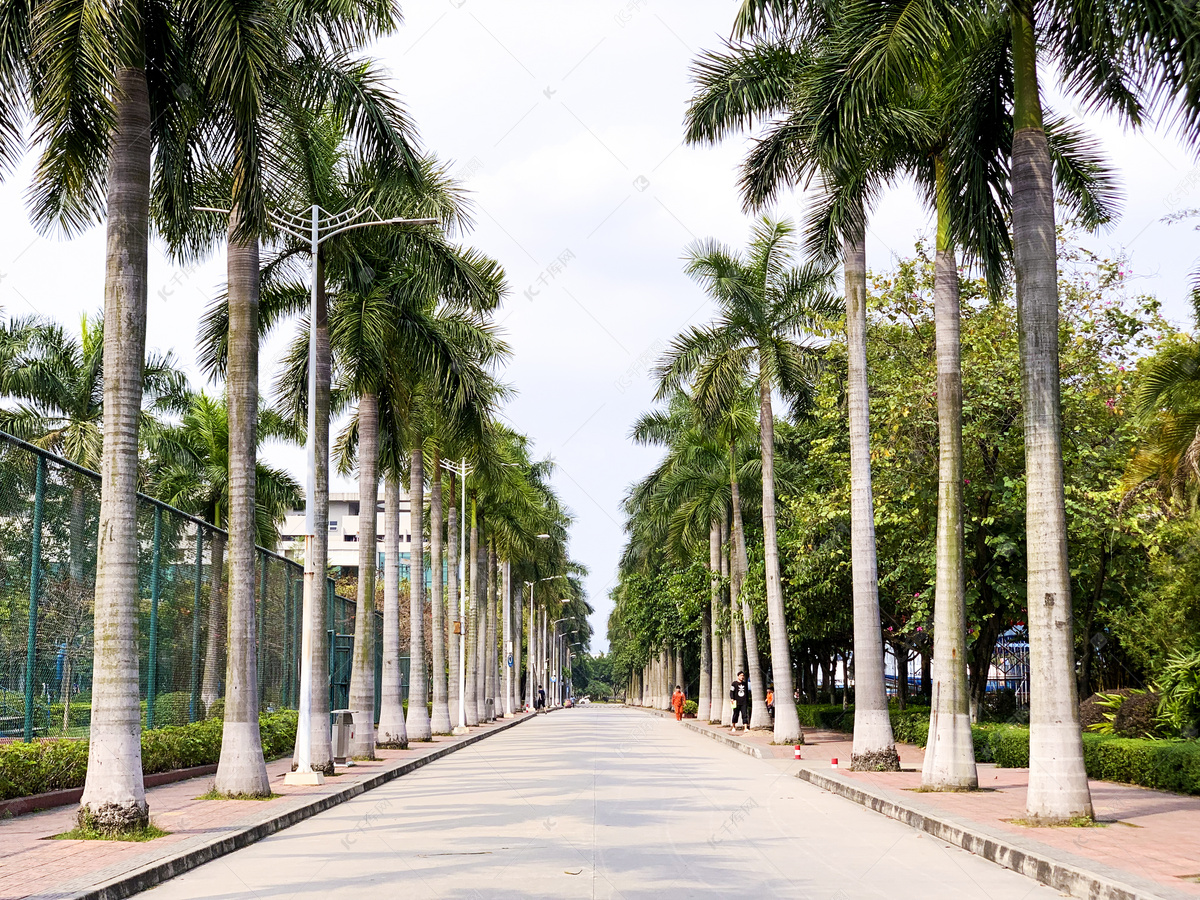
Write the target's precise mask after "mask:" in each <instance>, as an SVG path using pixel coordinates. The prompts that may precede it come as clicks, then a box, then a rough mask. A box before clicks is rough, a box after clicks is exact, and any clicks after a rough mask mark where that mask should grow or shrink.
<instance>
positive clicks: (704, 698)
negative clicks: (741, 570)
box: [696, 528, 713, 722]
mask: <svg viewBox="0 0 1200 900" xmlns="http://www.w3.org/2000/svg"><path fill="white" fill-rule="evenodd" d="M711 531H712V530H711V528H710V529H709V532H710V535H711ZM710 543H711V538H710ZM709 563H710V565H711V563H712V559H711V553H710V559H709ZM712 651H713V648H712V609H711V604H710V605H708V606H704V605H702V606H701V607H700V673H699V684H698V685H697V689H698V691H699V696H698V698H697V700H696V721H697V722H706V721H708V717H709V712H710V711H711V710H712V696H713V694H712V673H713V654H712Z"/></svg>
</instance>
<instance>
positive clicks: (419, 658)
mask: <svg viewBox="0 0 1200 900" xmlns="http://www.w3.org/2000/svg"><path fill="white" fill-rule="evenodd" d="M408 471H409V476H408V484H409V487H408V508H409V510H410V511H411V512H410V515H411V517H412V537H413V540H412V549H411V550H410V551H409V569H408V571H409V578H408V584H409V590H408V597H409V610H410V612H411V622H412V625H411V626H410V628H409V631H408V648H409V649H408V659H409V663H408V665H409V676H408V685H409V687H408V718H407V719H406V720H405V726H406V727H407V728H408V737H409V740H413V741H428V740H432V738H433V732H432V731H431V730H430V725H429V707H428V706H426V705H425V703H426V698H427V697H428V695H429V680H428V678H427V677H426V669H425V458H424V454H423V453H422V452H421V440H420V436H419V435H418V436H417V439H416V440H415V441H414V446H413V450H412V455H411V463H410V464H409V470H408ZM438 574H439V575H440V574H441V573H440V572H439V573H438Z"/></svg>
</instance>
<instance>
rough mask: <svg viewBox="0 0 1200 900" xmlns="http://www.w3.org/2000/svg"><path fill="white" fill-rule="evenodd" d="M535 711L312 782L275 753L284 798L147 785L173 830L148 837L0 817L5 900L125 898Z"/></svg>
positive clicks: (69, 810)
mask: <svg viewBox="0 0 1200 900" xmlns="http://www.w3.org/2000/svg"><path fill="white" fill-rule="evenodd" d="M532 716H533V714H532V713H522V714H519V715H517V716H515V717H514V718H510V719H503V720H500V721H497V722H495V723H494V724H491V725H480V726H478V727H476V728H472V729H471V733H470V734H467V735H462V736H461V737H436V738H434V739H433V741H430V742H428V743H425V742H414V743H412V744H411V745H410V746H409V749H408V750H378V751H377V753H378V755H379V757H380V758H379V759H378V760H376V761H372V762H359V763H355V765H354V766H352V767H349V768H346V769H342V768H339V769H338V773H337V774H336V775H335V776H333V777H332V778H327V779H326V780H325V784H323V785H318V786H314V787H297V786H292V785H286V784H284V783H283V776H284V775H285V774H286V773H287V772H288V771H290V770H291V767H292V762H291V760H290V759H288V758H284V759H278V760H275V761H274V762H271V763H268V764H267V772H268V774H269V775H270V777H271V786H272V790H273V792H274V793H276V794H278V795H279V796H277V797H274V798H273V799H271V800H261V801H256V800H198V799H196V798H197V797H198V796H199V795H201V794H205V793H207V792H208V791H209V789H210V788H211V786H212V776H211V775H209V776H205V777H202V778H193V779H191V780H189V781H179V782H175V783H174V784H168V785H163V786H161V787H156V788H150V789H149V790H147V791H146V798H147V801H148V802H149V804H150V819H151V821H152V822H153V823H154V824H155V825H157V826H158V827H159V828H162V829H163V830H164V831H167V832H170V834H168V835H167V836H166V837H162V838H158V839H157V840H153V841H147V842H145V843H132V842H124V841H53V840H47V838H50V837H53V836H54V835H56V834H62V833H63V832H64V831H69V830H71V828H73V827H74V825H75V813H76V810H77V809H78V807H77V806H75V805H72V806H67V807H62V808H60V809H54V810H47V811H45V812H40V813H32V814H30V815H25V816H19V817H17V818H15V819H10V820H8V821H4V822H0V900H25V898H38V900H43V898H44V900H50V898H56V900H67V898H101V897H103V898H104V900H116V898H120V897H128V896H129V895H131V894H133V893H135V892H137V891H140V890H145V889H146V888H148V887H151V886H153V885H155V884H158V883H159V882H162V881H165V880H166V879H167V878H170V877H172V876H173V875H178V874H179V873H181V872H184V871H187V870H188V869H190V868H194V867H195V866H198V865H200V864H202V863H205V862H208V861H209V860H212V859H215V858H217V857H219V856H223V855H224V854H226V853H230V852H232V851H234V850H237V849H240V848H241V847H245V846H247V845H248V844H251V843H253V842H255V841H258V840H261V839H262V838H264V837H266V836H267V835H270V834H273V833H275V832H276V831H279V830H281V829H283V828H287V827H288V826H290V825H294V824H296V823H297V822H299V821H301V820H303V819H306V818H308V817H309V816H312V815H315V814H316V813H318V812H321V811H323V810H325V809H328V808H330V807H332V806H336V805H337V804H338V803H342V802H344V801H346V800H348V799H350V798H351V797H354V796H357V795H358V794H361V793H363V792H364V791H367V790H370V789H371V788H374V787H378V786H379V785H380V784H383V783H385V782H387V781H390V780H392V779H393V778H397V777H399V776H401V775H404V774H406V773H408V772H410V771H412V770H413V769H416V768H420V767H421V766H423V765H425V764H427V763H429V762H432V761H433V760H434V759H437V758H439V757H442V756H445V755H446V754H447V753H453V752H454V751H456V750H460V749H462V748H463V747H466V746H469V745H471V744H474V743H476V742H478V741H480V740H483V739H484V738H487V737H489V736H491V735H493V734H496V733H498V732H500V731H504V730H506V729H507V728H511V727H512V726H514V725H518V724H520V723H521V722H523V721H525V720H526V719H528V718H532Z"/></svg>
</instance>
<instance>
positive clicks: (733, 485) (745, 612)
mask: <svg viewBox="0 0 1200 900" xmlns="http://www.w3.org/2000/svg"><path fill="white" fill-rule="evenodd" d="M732 454H733V450H732V448H730V463H731V471H730V474H731V476H733V477H731V478H730V479H729V488H730V492H731V493H730V496H731V498H732V502H731V503H730V506H731V507H732V508H733V549H734V556H735V562H736V566H735V567H734V570H735V571H736V572H737V596H738V600H739V603H740V606H741V614H742V631H743V632H744V633H745V635H746V670H747V673H748V674H749V676H750V696H751V697H752V698H753V706H752V707H751V709H750V727H751V728H770V727H771V714H770V713H769V712H768V711H767V689H766V683H765V681H764V679H763V671H762V658H761V657H760V656H759V654H758V631H757V630H756V628H755V626H754V612H753V610H751V608H750V601H749V600H747V599H746V597H745V596H744V595H743V592H742V588H743V587H744V586H745V584H746V577H747V575H748V574H749V572H750V560H749V557H748V556H747V554H746V529H745V527H744V526H743V524H742V496H741V491H740V490H739V488H738V481H737V476H736V474H734V473H733V471H732V458H733V457H732ZM797 721H799V720H798V719H797Z"/></svg>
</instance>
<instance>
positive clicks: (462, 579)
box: [442, 457, 475, 734]
mask: <svg viewBox="0 0 1200 900" xmlns="http://www.w3.org/2000/svg"><path fill="white" fill-rule="evenodd" d="M442 468H443V469H445V470H446V471H448V472H453V473H454V474H455V475H457V476H458V479H459V491H458V493H459V494H460V495H461V496H462V518H461V519H460V521H461V523H462V524H461V525H460V526H459V532H458V533H459V535H460V537H459V541H458V550H459V553H458V724H457V725H455V726H454V733H455V734H466V733H467V630H466V629H465V628H464V627H463V624H464V617H465V616H466V614H467V541H466V535H467V476H468V475H470V474H471V473H472V472H473V471H475V470H474V468H473V467H472V466H469V465H467V460H466V458H465V457H464V458H463V460H462V462H460V463H458V464H457V465H456V464H455V463H452V462H450V461H449V460H445V459H443V460H442Z"/></svg>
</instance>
